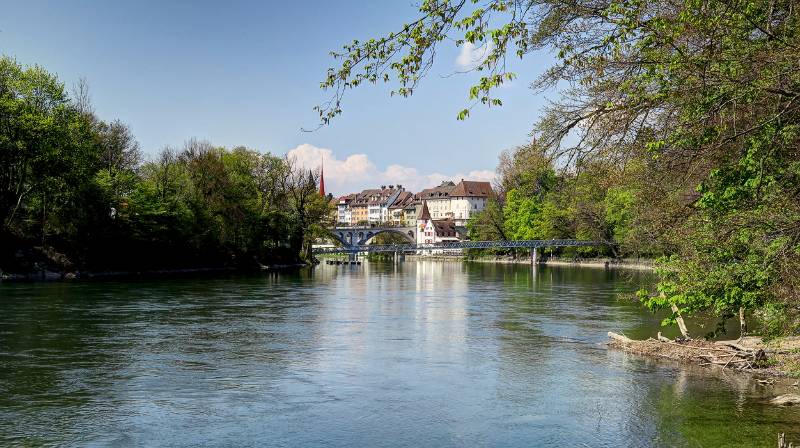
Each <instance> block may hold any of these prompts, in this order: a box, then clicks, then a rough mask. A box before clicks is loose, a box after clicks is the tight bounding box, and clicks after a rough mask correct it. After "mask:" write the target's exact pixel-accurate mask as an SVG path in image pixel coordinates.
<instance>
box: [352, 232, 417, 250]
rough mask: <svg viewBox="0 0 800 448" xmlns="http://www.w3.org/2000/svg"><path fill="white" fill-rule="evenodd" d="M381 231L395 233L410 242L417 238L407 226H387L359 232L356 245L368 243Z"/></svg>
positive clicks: (414, 241)
mask: <svg viewBox="0 0 800 448" xmlns="http://www.w3.org/2000/svg"><path fill="white" fill-rule="evenodd" d="M382 233H394V234H395V235H400V236H402V237H403V239H405V240H406V241H408V242H409V243H412V244H413V243H416V242H417V238H416V235H415V234H414V231H413V230H409V229H407V228H387V229H374V230H370V231H368V232H367V233H366V234H364V232H359V234H358V236H359V239H358V245H359V246H361V245H365V244H367V243H369V241H370V240H371V239H372V238H375V237H376V236H378V235H380V234H382Z"/></svg>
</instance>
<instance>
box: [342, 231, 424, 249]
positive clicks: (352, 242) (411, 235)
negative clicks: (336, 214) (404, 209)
mask: <svg viewBox="0 0 800 448" xmlns="http://www.w3.org/2000/svg"><path fill="white" fill-rule="evenodd" d="M330 232H331V236H333V238H334V239H335V240H337V241H338V242H339V243H341V245H342V246H343V247H360V246H366V245H367V243H369V241H370V240H371V239H372V238H374V237H376V236H378V235H380V234H382V233H392V234H395V235H400V236H401V237H403V238H404V239H405V240H406V241H407V242H409V243H411V244H415V243H416V242H417V233H416V232H417V228H416V227H414V226H405V227H389V226H379V227H367V226H364V227H335V228H333V229H330Z"/></svg>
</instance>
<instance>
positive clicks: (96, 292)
mask: <svg viewBox="0 0 800 448" xmlns="http://www.w3.org/2000/svg"><path fill="white" fill-rule="evenodd" d="M647 281H648V278H647V276H646V275H642V274H636V273H626V272H624V271H605V270H602V269H587V268H583V269H580V268H568V267H552V268H540V269H539V270H538V271H536V272H533V271H531V269H530V268H529V267H526V266H513V265H493V264H482V263H475V264H460V263H441V262H406V263H401V264H391V263H384V264H380V263H372V264H367V265H363V266H360V267H341V266H339V267H336V266H319V267H317V268H315V269H313V270H312V269H308V270H302V271H299V272H291V273H279V274H268V275H263V276H251V277H225V278H210V279H179V280H160V281H152V282H101V283H58V284H2V285H0V445H16V444H20V445H25V446H39V445H41V446H65V445H66V446H198V445H210V446H236V447H240V446H304V447H315V446H334V447H337V446H341V447H352V446H377V447H381V446H387V447H388V446H401V447H416V446H436V447H448V446H520V447H522V446H525V447H529V446H592V447H617V446H637V447H638V446H665V447H666V446H675V447H689V446H691V447H694V446H709V447H711V446H715V447H716V446H734V447H735V446H741V447H759V446H764V447H773V446H776V441H775V439H776V438H777V433H778V432H787V433H789V434H790V435H792V436H791V437H790V439H791V440H800V410H798V409H796V408H776V407H773V406H770V405H768V404H766V403H765V401H766V399H768V398H769V397H771V396H772V395H773V391H771V390H769V388H765V387H763V386H760V385H758V384H757V383H756V382H755V381H753V380H752V379H751V378H750V377H748V376H744V375H740V374H734V373H725V374H721V373H709V371H708V370H705V369H702V368H697V367H688V366H683V365H679V364H676V363H671V362H656V361H652V360H647V359H642V358H639V357H636V356H632V355H627V354H624V353H621V352H617V351H609V350H607V349H606V348H605V346H604V345H603V342H604V341H605V340H606V336H605V335H606V332H608V331H616V332H624V333H625V334H627V335H629V336H632V337H646V336H651V335H654V334H655V332H656V331H658V329H659V328H658V321H659V319H658V318H657V317H655V316H652V315H650V314H649V313H647V312H645V311H643V310H642V309H641V308H640V307H639V305H637V304H634V303H631V302H629V301H626V300H621V299H619V298H618V296H619V294H620V293H624V292H630V291H633V290H635V289H637V288H638V287H639V285H640V284H641V283H646V282H647Z"/></svg>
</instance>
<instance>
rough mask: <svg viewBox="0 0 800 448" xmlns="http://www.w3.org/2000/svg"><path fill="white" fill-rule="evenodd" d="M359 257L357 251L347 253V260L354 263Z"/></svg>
mask: <svg viewBox="0 0 800 448" xmlns="http://www.w3.org/2000/svg"><path fill="white" fill-rule="evenodd" d="M357 259H358V254H357V253H355V252H349V253H348V254H347V261H350V262H351V263H352V262H354V261H356V260H357Z"/></svg>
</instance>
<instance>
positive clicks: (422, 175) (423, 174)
mask: <svg viewBox="0 0 800 448" xmlns="http://www.w3.org/2000/svg"><path fill="white" fill-rule="evenodd" d="M0 11H2V14H0V52H2V53H3V54H6V55H11V56H14V57H16V58H17V60H18V61H20V62H21V63H23V64H33V63H38V64H41V65H43V66H44V67H45V68H47V69H48V70H50V71H51V72H55V73H57V74H58V75H59V77H60V78H61V79H62V80H63V81H64V82H65V83H66V84H67V85H68V86H71V85H72V84H73V83H74V82H75V81H76V80H77V79H79V78H81V77H83V78H86V79H87V80H88V82H89V86H90V89H91V94H92V101H93V103H94V106H95V110H96V112H97V114H98V115H99V116H100V117H101V118H103V119H108V120H111V119H116V118H119V119H121V120H122V121H124V122H126V123H128V124H129V125H130V127H131V128H132V130H133V132H134V134H135V135H136V137H137V139H138V140H139V142H140V144H141V146H142V149H143V150H144V152H145V153H146V154H150V155H152V154H154V153H155V152H157V151H158V150H159V149H160V148H161V147H162V146H164V145H168V144H169V145H174V146H180V145H181V144H182V142H183V141H184V140H186V139H188V138H190V137H196V138H200V139H207V140H209V141H211V142H213V143H215V144H218V145H224V146H229V147H230V146H234V145H246V146H249V147H252V148H255V149H258V150H261V151H271V152H273V153H275V154H285V153H287V152H288V151H292V154H293V155H296V156H297V157H298V159H299V160H301V161H302V162H303V163H306V164H316V162H315V159H319V158H322V157H324V158H325V160H326V162H325V163H326V183H327V185H328V186H329V189H333V190H334V192H335V193H337V194H338V193H347V192H349V191H351V190H355V189H360V188H366V187H369V186H371V185H372V184H374V183H376V182H381V183H383V181H385V183H398V182H401V181H402V182H405V183H406V184H407V185H408V186H409V187H410V188H412V189H418V188H421V187H424V186H428V185H426V184H428V183H438V181H439V180H440V178H457V177H464V176H466V177H473V178H484V177H489V176H491V173H492V172H493V171H494V169H495V166H496V162H497V155H498V154H499V153H500V151H502V150H503V149H507V148H510V147H513V146H515V145H518V144H521V143H524V142H525V141H526V140H527V139H528V133H529V132H530V129H531V125H532V124H533V122H534V121H535V120H536V118H537V117H538V112H539V110H540V108H541V106H542V105H543V102H544V99H543V98H541V97H536V96H534V95H533V93H532V92H531V91H530V90H529V89H528V84H529V83H530V81H532V80H533V79H534V78H535V76H536V75H537V74H538V73H540V72H541V71H542V70H544V69H545V68H546V67H547V65H548V64H549V62H550V58H549V57H548V56H546V55H544V56H541V57H538V58H535V57H532V58H529V59H526V60H525V61H522V62H515V67H514V68H515V69H516V70H517V72H518V74H519V75H520V76H519V78H518V80H516V81H515V82H514V83H513V84H512V85H511V86H509V87H505V88H503V89H502V90H501V91H500V96H501V98H502V99H503V101H504V106H503V107H501V108H494V109H492V110H486V109H483V108H481V107H478V108H476V109H475V110H473V113H472V116H471V118H470V119H468V120H467V121H465V122H459V121H457V120H456V119H455V116H456V114H457V112H458V111H459V110H460V109H461V108H463V107H464V106H465V105H467V104H468V103H467V101H466V96H467V91H468V88H469V86H470V85H471V83H472V82H474V81H475V79H476V78H477V75H474V74H467V75H457V76H451V77H447V78H445V76H447V75H449V74H451V73H453V72H454V71H456V70H459V69H460V67H459V65H458V63H457V58H458V56H459V51H460V50H459V49H458V48H455V47H454V46H453V45H448V46H447V47H445V48H443V49H442V50H441V51H440V52H439V54H438V61H437V63H436V64H435V66H434V68H433V69H432V71H431V72H430V75H429V77H428V79H427V80H426V81H425V82H424V83H423V85H422V86H421V87H420V88H418V89H417V91H416V92H415V94H414V96H413V97H412V98H408V99H400V98H396V97H395V98H390V97H389V94H388V93H389V90H390V89H389V87H387V86H377V87H372V86H366V87H365V88H362V89H359V90H357V91H353V92H350V93H349V94H348V95H347V97H346V98H345V103H344V114H343V115H342V116H341V117H339V118H337V119H336V120H335V121H334V122H333V123H332V125H330V126H328V127H325V128H322V129H320V130H318V131H316V132H311V133H307V132H302V131H301V128H314V127H315V126H316V124H317V122H318V117H317V115H316V113H315V112H314V111H313V110H312V108H313V106H315V105H316V104H318V103H320V102H322V101H324V100H325V99H326V97H327V96H326V95H327V94H326V93H325V92H323V91H321V90H320V89H319V81H320V80H321V79H322V78H323V76H324V74H325V71H326V69H327V68H328V67H329V66H331V65H332V64H333V62H334V61H333V60H332V59H331V58H330V56H329V55H328V52H329V51H331V50H334V49H338V48H339V47H340V46H341V44H343V43H346V42H349V41H351V40H352V39H354V38H358V39H364V38H368V37H371V36H376V35H380V34H382V33H386V32H388V31H391V30H395V29H397V28H399V26H400V25H402V24H403V23H404V22H406V21H408V20H410V19H412V18H413V17H415V13H416V9H415V7H414V6H413V3H412V2H410V1H403V0H398V1H388V0H387V1H355V0H348V1H335V2H332V1H311V0H307V1H304V2H256V1H253V2H249V1H229V2H219V1H216V2H200V1H191V2H190V1H170V2H155V1H152V2H151V1H135V2H134V1H130V2H115V1H70V2H66V1H50V2H45V1H6V0H0Z"/></svg>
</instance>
